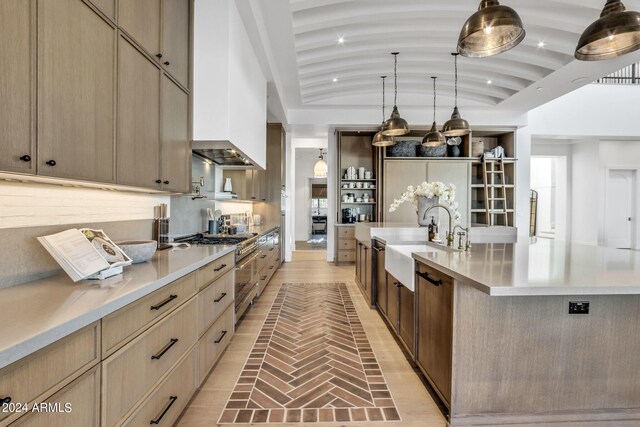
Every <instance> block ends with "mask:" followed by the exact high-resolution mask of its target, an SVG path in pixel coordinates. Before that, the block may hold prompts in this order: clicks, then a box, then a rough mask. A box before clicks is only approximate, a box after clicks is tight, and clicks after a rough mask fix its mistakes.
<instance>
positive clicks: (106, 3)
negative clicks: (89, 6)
mask: <svg viewBox="0 0 640 427" xmlns="http://www.w3.org/2000/svg"><path fill="white" fill-rule="evenodd" d="M90 1H91V3H93V4H94V5H95V6H96V7H97V8H98V9H100V12H102V13H104V14H105V16H106V17H107V18H109V19H111V20H112V21H114V22H115V20H116V0H90Z"/></svg>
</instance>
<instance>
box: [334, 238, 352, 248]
mask: <svg viewBox="0 0 640 427" xmlns="http://www.w3.org/2000/svg"><path fill="white" fill-rule="evenodd" d="M342 249H344V250H355V249H356V240H355V239H349V240H347V239H340V240H338V250H342Z"/></svg>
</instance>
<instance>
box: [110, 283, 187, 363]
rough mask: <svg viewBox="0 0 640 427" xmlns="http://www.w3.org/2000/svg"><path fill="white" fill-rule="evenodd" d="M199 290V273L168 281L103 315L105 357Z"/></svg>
mask: <svg viewBox="0 0 640 427" xmlns="http://www.w3.org/2000/svg"><path fill="white" fill-rule="evenodd" d="M195 294H196V274H195V273H191V274H189V275H187V276H185V277H183V278H182V279H178V280H176V281H175V282H172V283H170V284H168V285H167V286H165V287H163V288H160V289H158V290H157V291H155V292H153V293H151V294H149V295H147V296H146V297H144V298H141V299H139V300H138V301H136V302H134V303H131V304H129V305H128V306H126V307H124V308H121V309H120V310H118V311H116V312H114V313H111V314H110V315H108V316H106V317H104V318H103V319H102V357H103V358H106V357H107V356H110V355H111V354H113V353H114V352H115V351H116V350H118V349H119V348H121V347H122V346H123V345H125V344H126V343H127V342H128V341H130V340H131V339H132V338H133V337H134V336H135V335H136V334H139V333H140V332H142V331H143V330H144V329H146V328H148V327H149V325H150V324H151V323H153V322H155V321H157V320H160V319H162V318H163V317H165V316H166V315H167V314H169V313H171V311H173V310H174V309H176V308H177V307H179V306H180V305H182V304H184V303H185V302H186V301H188V300H189V298H191V297H192V296H194V295H195Z"/></svg>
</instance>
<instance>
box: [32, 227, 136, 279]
mask: <svg viewBox="0 0 640 427" xmlns="http://www.w3.org/2000/svg"><path fill="white" fill-rule="evenodd" d="M38 240H39V241H40V243H41V244H42V246H44V247H45V249H46V250H47V251H48V252H49V253H50V254H51V256H52V257H53V258H54V259H55V260H56V261H57V262H58V264H60V267H62V269H63V270H64V271H65V272H66V273H67V274H68V275H69V277H71V279H72V280H73V281H74V282H77V281H79V280H83V279H98V280H102V279H106V278H107V277H111V276H114V275H116V274H120V273H122V267H124V266H126V265H129V264H131V258H129V257H128V256H127V254H125V253H124V252H123V251H122V249H120V248H119V247H118V246H117V245H116V244H115V243H113V242H112V241H111V239H109V237H108V236H107V235H106V234H105V233H104V231H102V230H92V229H90V228H81V229H79V230H78V229H77V228H72V229H70V230H66V231H62V232H60V233H56V234H51V235H49V236H42V237H38Z"/></svg>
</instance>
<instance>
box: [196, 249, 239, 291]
mask: <svg viewBox="0 0 640 427" xmlns="http://www.w3.org/2000/svg"><path fill="white" fill-rule="evenodd" d="M235 259H236V254H235V253H234V252H231V253H230V254H227V255H225V256H223V257H222V258H220V259H218V260H216V261H213V262H210V263H209V264H207V265H205V266H204V267H202V268H200V269H199V270H198V289H200V290H202V289H204V288H206V287H207V286H208V285H209V284H210V283H211V282H213V281H214V280H216V279H217V278H218V277H220V276H222V275H223V274H225V273H226V272H227V271H229V270H231V269H232V268H233V267H234V266H235V263H236V261H235Z"/></svg>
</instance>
